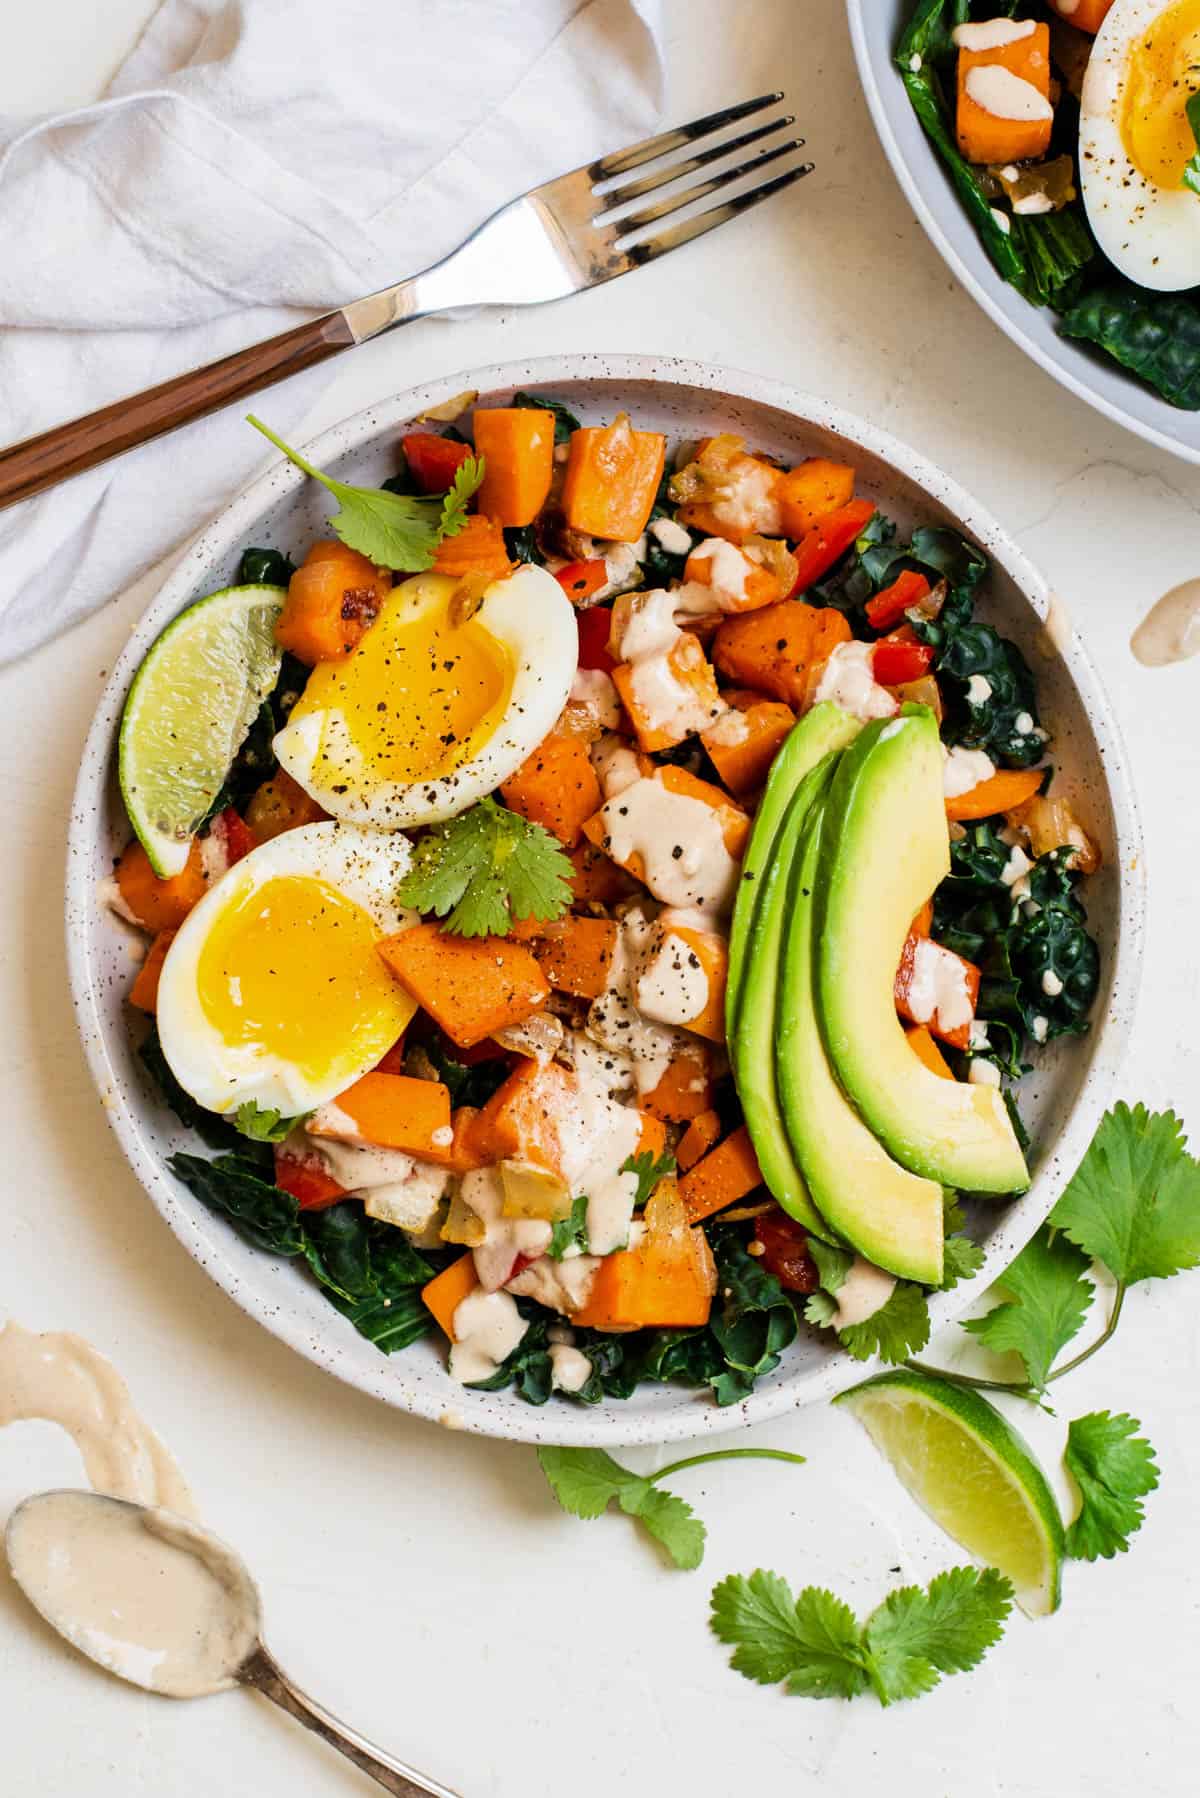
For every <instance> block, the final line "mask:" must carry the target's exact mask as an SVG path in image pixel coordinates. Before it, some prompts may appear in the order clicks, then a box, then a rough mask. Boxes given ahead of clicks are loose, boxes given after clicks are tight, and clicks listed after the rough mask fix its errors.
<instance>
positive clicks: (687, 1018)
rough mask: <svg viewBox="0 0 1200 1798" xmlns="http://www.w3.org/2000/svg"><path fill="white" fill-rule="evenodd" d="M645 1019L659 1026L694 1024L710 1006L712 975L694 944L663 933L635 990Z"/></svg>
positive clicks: (645, 958)
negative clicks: (706, 968) (709, 980)
mask: <svg viewBox="0 0 1200 1798" xmlns="http://www.w3.org/2000/svg"><path fill="white" fill-rule="evenodd" d="M633 997H634V1003H635V1004H636V1006H637V1008H638V1010H639V1011H640V1012H641V1013H642V1015H643V1017H647V1018H653V1019H654V1021H655V1023H657V1024H683V1025H687V1024H691V1023H693V1022H694V1021H695V1020H696V1019H697V1018H698V1017H700V1016H701V1014H702V1013H703V1011H704V1008H705V1006H706V1005H707V1004H708V974H707V972H706V970H705V967H704V963H703V962H702V961H701V960H700V957H699V956H698V955H697V954H696V951H695V950H694V949H693V948H692V945H691V944H690V943H688V942H686V941H685V940H684V938H683V937H681V936H676V935H675V934H674V932H673V931H669V930H668V931H667V932H665V933H660V934H658V936H657V940H656V941H654V942H653V943H652V944H651V945H650V946H649V948H648V950H647V952H646V954H645V955H644V956H643V958H642V962H641V966H640V968H639V970H638V975H637V980H636V982H635V984H634V989H633Z"/></svg>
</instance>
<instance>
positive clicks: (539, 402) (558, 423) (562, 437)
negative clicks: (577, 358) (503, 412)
mask: <svg viewBox="0 0 1200 1798" xmlns="http://www.w3.org/2000/svg"><path fill="white" fill-rule="evenodd" d="M512 403H513V405H514V406H525V407H528V408H530V409H531V410H532V411H534V412H553V414H554V441H555V443H570V441H571V432H572V431H577V430H579V428H580V427H579V420H578V419H577V418H576V416H575V414H574V413H573V412H571V411H569V410H568V408H567V407H566V406H564V405H563V403H562V401H561V400H548V399H547V398H546V396H545V394H544V393H514V394H513V397H512Z"/></svg>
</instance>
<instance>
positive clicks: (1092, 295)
mask: <svg viewBox="0 0 1200 1798" xmlns="http://www.w3.org/2000/svg"><path fill="white" fill-rule="evenodd" d="M1059 329H1060V330H1061V332H1062V334H1063V336H1064V337H1072V338H1076V339H1078V340H1079V341H1080V342H1083V343H1094V344H1096V345H1097V346H1098V347H1099V348H1100V349H1102V350H1104V351H1105V352H1106V353H1107V354H1108V355H1109V356H1112V357H1113V358H1114V360H1115V361H1117V362H1119V363H1120V364H1121V366H1122V367H1123V368H1127V369H1129V370H1130V371H1131V373H1133V374H1135V375H1138V376H1140V377H1141V379H1142V380H1143V381H1146V382H1148V383H1149V385H1150V386H1151V387H1153V388H1154V389H1155V391H1156V392H1158V393H1160V394H1161V395H1162V397H1163V399H1165V400H1167V401H1169V403H1170V404H1171V405H1172V406H1178V407H1180V408H1181V410H1183V411H1186V412H1195V411H1196V410H1197V409H1200V304H1197V300H1196V297H1195V295H1194V294H1193V293H1150V292H1147V290H1146V289H1145V288H1143V287H1135V286H1134V285H1133V283H1132V282H1131V281H1124V280H1122V279H1121V278H1120V277H1119V276H1116V275H1113V276H1111V277H1110V278H1109V279H1108V280H1106V281H1104V282H1103V283H1102V284H1101V285H1100V286H1098V287H1093V288H1091V289H1090V290H1089V291H1088V292H1087V293H1085V294H1083V295H1081V297H1080V298H1079V299H1077V300H1076V301H1075V302H1074V304H1073V305H1072V306H1071V307H1070V308H1069V310H1068V311H1067V313H1066V316H1065V317H1064V318H1063V320H1062V323H1061V324H1060V326H1059Z"/></svg>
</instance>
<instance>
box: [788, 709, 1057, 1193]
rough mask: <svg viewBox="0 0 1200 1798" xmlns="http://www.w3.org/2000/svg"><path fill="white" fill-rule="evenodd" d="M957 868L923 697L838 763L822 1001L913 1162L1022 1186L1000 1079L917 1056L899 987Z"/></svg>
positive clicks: (1001, 1189) (822, 943)
mask: <svg viewBox="0 0 1200 1798" xmlns="http://www.w3.org/2000/svg"><path fill="white" fill-rule="evenodd" d="M949 871H950V838H949V830H948V828H947V824H946V809H945V801H944V799H943V796H942V749H941V743H940V740H939V738H938V728H937V722H936V720H935V718H934V716H933V713H932V712H930V711H929V710H928V709H927V708H926V707H924V706H905V707H904V709H903V711H902V713H901V715H900V716H899V717H898V718H891V719H888V720H886V721H877V722H875V723H873V724H869V725H867V726H866V728H865V729H864V730H863V731H862V733H861V734H860V735H859V736H858V738H857V739H856V740H855V742H854V743H853V744H852V745H851V747H850V748H849V749H848V750H847V751H846V753H845V755H844V756H843V757H842V758H841V761H840V763H839V764H838V769H837V773H836V775H835V776H834V780H833V784H832V786H831V788H830V792H829V801H828V806H827V810H826V828H825V829H824V830H823V831H822V833H821V855H820V862H819V866H818V877H817V918H816V935H817V942H818V945H819V953H818V960H817V1004H818V1011H819V1015H820V1020H821V1029H822V1034H823V1036H824V1039H825V1047H826V1050H827V1052H828V1055H829V1060H830V1063H831V1065H832V1067H833V1070H834V1072H835V1074H836V1075H837V1077H838V1079H839V1080H840V1082H841V1084H842V1086H843V1087H844V1088H845V1090H846V1092H847V1094H848V1095H849V1097H850V1098H851V1100H852V1101H853V1103H854V1105H855V1107H856V1108H857V1110H858V1112H859V1113H860V1115H861V1117H862V1118H863V1120H864V1122H865V1123H866V1124H868V1125H869V1126H870V1128H871V1130H872V1131H873V1132H874V1133H875V1135H876V1136H877V1137H878V1138H879V1140H880V1142H882V1143H883V1145H884V1147H885V1148H886V1149H887V1150H888V1151H889V1152H890V1154H891V1155H892V1156H893V1157H894V1158H895V1160H897V1161H898V1162H900V1163H901V1165H902V1166H903V1167H906V1168H908V1169H909V1170H910V1171H911V1172H912V1173H914V1174H922V1175H924V1176H925V1177H926V1178H927V1179H929V1180H937V1181H940V1182H941V1184H942V1185H944V1186H957V1187H961V1188H963V1189H964V1190H965V1191H967V1192H997V1193H1007V1192H1022V1191H1024V1189H1025V1188H1026V1187H1027V1186H1028V1185H1029V1173H1028V1170H1027V1168H1026V1166H1025V1158H1024V1156H1023V1155H1022V1153H1021V1148H1020V1144H1019V1143H1018V1141H1017V1138H1016V1133H1015V1131H1014V1130H1013V1127H1012V1122H1011V1120H1010V1118H1009V1115H1008V1111H1007V1109H1006V1107H1005V1104H1004V1100H1003V1099H1002V1098H1001V1096H1000V1094H999V1093H998V1092H997V1091H996V1090H995V1088H993V1087H990V1086H972V1085H970V1084H969V1083H967V1082H965V1081H950V1080H943V1079H941V1078H939V1076H938V1075H937V1074H934V1073H932V1072H931V1071H930V1069H928V1068H927V1067H925V1065H924V1064H923V1063H922V1062H921V1061H919V1060H918V1059H917V1057H916V1056H915V1055H914V1054H913V1052H912V1049H911V1048H910V1047H909V1044H908V1042H907V1040H906V1038H905V1035H904V1030H903V1028H902V1026H901V1023H900V1020H899V1018H898V1017H897V1015H896V1006H895V1000H894V997H893V988H894V983H895V978H896V969H897V967H898V966H899V962H900V954H901V950H902V948H903V946H904V940H905V937H906V935H907V933H908V929H909V925H910V924H911V922H912V919H913V917H914V915H915V914H916V912H917V911H918V910H919V909H920V907H921V906H922V905H923V904H924V903H925V901H926V899H928V898H929V895H930V894H931V893H932V892H933V890H934V888H935V887H936V886H937V885H938V883H939V881H941V880H943V879H944V878H945V876H946V875H947V874H948V873H949Z"/></svg>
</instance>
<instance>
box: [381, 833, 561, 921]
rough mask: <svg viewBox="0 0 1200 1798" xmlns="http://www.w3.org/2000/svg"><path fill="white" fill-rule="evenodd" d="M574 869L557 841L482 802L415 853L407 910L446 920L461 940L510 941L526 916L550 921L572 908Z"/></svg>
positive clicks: (402, 888) (401, 891) (407, 879)
mask: <svg viewBox="0 0 1200 1798" xmlns="http://www.w3.org/2000/svg"><path fill="white" fill-rule="evenodd" d="M572 872H573V870H572V868H571V864H570V862H569V860H568V859H567V857H566V855H565V854H564V852H563V849H562V845H561V844H560V843H559V841H558V839H557V837H553V836H551V834H550V832H549V831H548V830H544V829H543V828H542V826H541V825H540V824H533V823H531V822H530V821H529V819H528V818H522V817H521V816H520V814H519V813H517V812H511V811H509V810H508V808H507V807H506V806H503V805H497V803H496V801H495V800H494V799H481V800H480V801H479V803H478V805H473V806H471V807H470V809H469V810H468V811H465V812H460V813H459V815H458V817H457V818H451V819H450V820H449V821H448V822H447V823H445V824H434V825H431V826H430V828H429V829H428V830H427V831H426V832H425V834H424V836H423V837H422V838H421V839H420V841H419V842H418V843H416V844H415V845H414V848H413V860H412V867H411V868H410V869H409V871H408V873H407V874H406V875H405V876H404V879H403V880H402V881H401V882H400V885H399V887H398V889H397V893H396V897H397V899H398V900H399V902H400V904H401V905H411V906H412V907H413V908H414V910H416V911H419V912H426V913H429V912H432V913H433V914H434V916H436V917H439V918H444V919H445V920H446V922H445V928H446V929H447V930H449V931H453V932H454V934H455V935H456V936H507V935H508V933H509V932H510V931H511V929H512V927H513V924H514V923H515V922H516V921H517V920H518V919H521V918H539V919H541V920H543V921H544V922H546V923H550V922H552V921H553V920H554V919H555V918H558V917H561V915H562V914H563V912H564V911H566V909H567V907H568V906H569V905H570V903H571V892H572V889H571V875H572Z"/></svg>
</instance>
